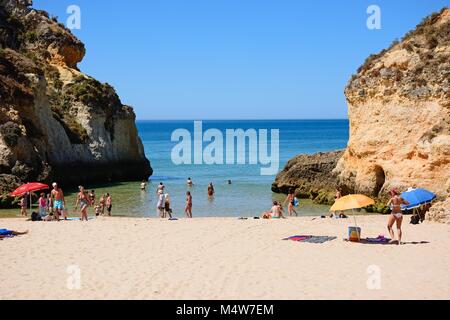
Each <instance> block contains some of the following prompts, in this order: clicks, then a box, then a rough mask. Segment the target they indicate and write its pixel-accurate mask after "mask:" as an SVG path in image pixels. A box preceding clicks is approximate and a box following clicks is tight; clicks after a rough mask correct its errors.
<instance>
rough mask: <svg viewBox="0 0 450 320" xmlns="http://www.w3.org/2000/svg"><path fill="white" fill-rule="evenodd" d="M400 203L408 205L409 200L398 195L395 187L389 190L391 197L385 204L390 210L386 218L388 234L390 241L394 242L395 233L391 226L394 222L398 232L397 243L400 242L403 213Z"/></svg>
mask: <svg viewBox="0 0 450 320" xmlns="http://www.w3.org/2000/svg"><path fill="white" fill-rule="evenodd" d="M402 204H404V205H409V202H408V201H406V200H405V199H403V198H402V197H400V196H399V193H398V191H397V190H396V189H392V190H391V199H390V200H389V201H388V203H387V204H386V206H387V207H390V208H391V210H392V212H391V215H390V216H389V219H388V224H387V228H388V230H389V234H390V236H391V239H392V240H391V241H390V243H395V242H396V241H395V234H394V230H393V229H392V227H393V226H394V223H396V224H397V232H398V241H397V244H402V222H403V213H402Z"/></svg>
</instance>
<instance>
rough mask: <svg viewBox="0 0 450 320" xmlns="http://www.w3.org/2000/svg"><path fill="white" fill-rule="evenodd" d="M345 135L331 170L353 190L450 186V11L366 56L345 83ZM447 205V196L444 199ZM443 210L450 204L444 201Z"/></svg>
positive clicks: (378, 193) (442, 190) (440, 190)
mask: <svg viewBox="0 0 450 320" xmlns="http://www.w3.org/2000/svg"><path fill="white" fill-rule="evenodd" d="M345 95H346V97H347V101H348V106H349V118H350V140H349V144H348V148H347V150H346V151H345V153H344V156H343V157H342V159H341V160H340V161H339V163H338V165H337V168H336V169H335V173H336V174H337V175H338V178H339V183H340V184H342V185H345V186H347V188H349V189H350V190H352V191H354V192H358V193H365V194H368V195H372V196H374V197H380V198H382V197H384V196H385V195H386V194H387V191H388V190H390V189H391V188H393V187H396V188H399V189H400V190H403V189H406V188H407V187H411V186H413V187H422V188H427V189H429V190H432V191H434V192H435V193H437V194H438V195H439V196H440V197H441V198H445V197H447V196H448V192H449V187H450V10H449V9H448V8H445V9H443V10H442V11H441V12H439V13H436V14H433V15H432V16H430V17H428V18H426V19H425V20H424V21H423V22H422V23H421V24H420V25H418V26H417V28H416V29H415V30H413V31H411V32H409V33H408V34H406V35H405V37H404V38H403V39H402V40H401V41H400V42H394V43H393V44H392V46H391V47H390V48H389V49H387V50H383V51H382V52H381V53H380V54H377V55H373V56H371V57H369V58H368V59H367V60H366V62H365V64H364V65H363V66H361V67H360V68H359V70H358V73H357V75H354V76H353V77H352V78H351V80H350V82H349V84H348V86H347V88H346V89H345ZM447 204H448V202H447ZM446 208H447V209H446V210H447V213H449V211H450V208H448V206H447V207H446Z"/></svg>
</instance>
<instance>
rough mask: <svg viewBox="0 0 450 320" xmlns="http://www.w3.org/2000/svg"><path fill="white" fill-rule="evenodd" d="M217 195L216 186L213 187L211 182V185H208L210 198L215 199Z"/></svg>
mask: <svg viewBox="0 0 450 320" xmlns="http://www.w3.org/2000/svg"><path fill="white" fill-rule="evenodd" d="M215 193H216V192H215V190H214V186H213V184H212V182H210V183H209V185H208V198H209V199H212V198H213V197H214V194H215Z"/></svg>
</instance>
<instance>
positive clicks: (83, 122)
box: [0, 0, 152, 206]
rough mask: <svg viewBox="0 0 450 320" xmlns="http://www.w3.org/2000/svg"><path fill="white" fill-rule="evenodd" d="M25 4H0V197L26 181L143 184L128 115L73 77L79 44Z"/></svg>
mask: <svg viewBox="0 0 450 320" xmlns="http://www.w3.org/2000/svg"><path fill="white" fill-rule="evenodd" d="M30 5H31V1H26V0H0V193H2V194H3V195H4V193H5V192H7V191H10V190H11V189H12V188H14V187H15V185H17V184H18V183H21V182H25V181H32V180H39V181H47V182H50V181H51V180H60V181H61V182H62V183H63V184H66V185H67V184H75V183H77V184H78V183H87V182H95V181H112V180H134V179H145V178H148V177H149V176H150V175H151V174H152V169H151V167H150V162H149V161H148V160H147V159H146V157H145V155H144V149H143V145H142V142H141V140H140V138H139V136H138V133H137V128H136V125H135V114H134V112H133V110H132V108H131V107H128V106H126V105H123V104H122V102H121V101H120V99H119V97H118V96H117V94H116V92H115V91H114V89H113V88H112V87H111V86H110V85H108V84H107V83H106V84H102V83H100V82H98V81H97V80H95V79H93V78H91V77H89V76H87V75H85V74H83V73H81V72H80V71H79V70H78V68H77V64H78V63H79V62H80V61H81V60H82V59H83V57H84V54H85V48H84V45H83V43H81V42H80V41H79V40H78V39H77V38H75V37H74V36H73V35H72V33H71V32H70V31H69V30H68V29H66V28H65V27H64V25H62V24H59V23H57V21H56V19H53V18H50V17H49V16H48V14H47V13H46V12H44V11H38V10H34V9H32V8H30V7H29V6H30ZM2 199H3V200H2V201H0V202H2V203H0V206H1V205H2V204H3V206H5V205H7V203H5V201H6V200H5V198H4V197H3V198H2ZM9 200H10V199H8V201H9Z"/></svg>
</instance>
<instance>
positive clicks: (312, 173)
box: [272, 151, 343, 204]
mask: <svg viewBox="0 0 450 320" xmlns="http://www.w3.org/2000/svg"><path fill="white" fill-rule="evenodd" d="M342 154H343V151H335V152H326V153H322V152H321V153H317V154H312V155H307V154H304V155H299V156H296V157H295V158H293V159H291V160H289V161H288V163H287V164H286V166H285V167H284V169H283V171H281V172H280V173H279V174H278V175H277V177H276V179H275V182H274V183H273V184H272V191H273V192H276V193H288V191H289V189H295V195H296V196H297V197H299V198H309V199H312V200H313V201H314V202H316V203H321V204H331V203H332V202H333V201H334V195H335V190H336V189H335V188H336V185H337V176H336V175H335V174H333V169H334V168H335V167H336V164H337V162H338V160H339V159H340V158H341V157H342Z"/></svg>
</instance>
